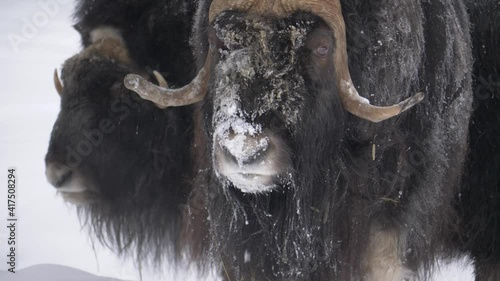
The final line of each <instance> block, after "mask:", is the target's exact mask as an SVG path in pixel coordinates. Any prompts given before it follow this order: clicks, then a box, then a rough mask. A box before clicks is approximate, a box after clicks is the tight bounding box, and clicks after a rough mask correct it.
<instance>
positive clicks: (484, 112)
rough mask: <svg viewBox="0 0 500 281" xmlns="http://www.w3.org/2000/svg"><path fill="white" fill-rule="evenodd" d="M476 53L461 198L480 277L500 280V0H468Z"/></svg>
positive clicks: (467, 243)
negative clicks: (471, 112)
mask: <svg viewBox="0 0 500 281" xmlns="http://www.w3.org/2000/svg"><path fill="white" fill-rule="evenodd" d="M468 9H469V15H470V19H471V22H472V38H473V40H472V42H473V54H474V92H473V93H474V111H473V114H472V118H471V122H470V125H469V131H470V135H469V152H468V156H467V163H466V166H465V171H464V174H463V177H462V189H461V190H460V193H459V194H458V196H457V202H458V203H457V208H458V212H459V214H460V219H461V221H460V222H461V229H460V232H459V234H460V235H459V238H460V240H459V241H460V243H461V246H462V250H463V251H464V252H465V253H468V254H470V255H471V258H472V260H473V262H474V265H475V272H476V280H477V281H492V280H499V279H500V204H499V202H500V201H499V200H500V52H498V46H499V45H500V18H499V17H498V15H499V14H500V3H498V2H497V1H485V0H482V1H468Z"/></svg>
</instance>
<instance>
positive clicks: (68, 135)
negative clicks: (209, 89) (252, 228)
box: [46, 0, 202, 260]
mask: <svg viewBox="0 0 500 281" xmlns="http://www.w3.org/2000/svg"><path fill="white" fill-rule="evenodd" d="M193 13H194V7H193V5H192V4H190V2H187V1H143V0H134V1H133V0H127V1H123V0H122V1H107V0H102V1H94V0H89V1H84V0H82V1H79V3H78V7H77V10H76V14H75V15H76V21H77V24H76V28H77V29H78V30H79V32H80V33H81V35H82V41H83V46H84V48H86V47H88V46H89V45H90V43H91V42H90V39H89V32H91V31H92V30H93V29H95V28H96V27H100V26H111V27H114V28H117V29H118V30H119V31H120V32H121V34H122V36H123V38H124V41H125V43H126V46H127V49H128V51H129V52H130V56H131V58H132V60H133V61H134V62H135V65H134V66H131V65H124V64H121V63H119V62H117V61H114V60H110V59H109V58H106V57H102V56H100V55H99V54H96V55H94V56H92V57H90V58H81V57H79V56H75V57H74V58H71V59H69V60H67V61H66V62H65V64H64V66H63V69H62V81H63V83H64V87H65V91H64V93H63V95H62V99H61V112H60V113H59V116H58V119H57V121H56V123H55V125H54V130H53V132H52V136H51V140H50V145H49V149H48V153H47V156H46V163H54V162H56V163H60V164H62V165H66V164H67V165H69V164H70V163H65V162H66V159H67V153H68V152H67V151H66V149H67V148H68V147H71V148H73V149H74V150H76V146H77V145H78V143H79V142H81V141H83V140H86V139H87V138H86V137H85V136H84V135H83V131H91V130H93V129H98V128H99V123H100V122H101V120H104V119H106V118H109V119H110V120H111V122H112V124H113V126H114V129H113V130H112V132H110V133H107V134H104V137H103V140H102V143H100V144H99V145H96V146H93V149H92V153H91V154H90V155H89V156H86V157H82V161H81V163H79V164H78V166H77V167H76V168H75V169H74V171H73V174H72V175H73V176H74V175H75V174H76V173H79V174H80V175H81V176H82V177H83V179H84V180H85V184H86V185H87V187H89V188H91V190H90V191H91V197H92V200H91V203H88V204H85V205H83V206H80V207H79V211H80V214H81V215H82V217H83V220H84V222H85V223H86V224H87V225H88V227H89V228H90V230H91V232H92V233H93V234H95V235H96V236H97V238H98V239H99V240H100V241H101V242H103V243H105V244H107V245H108V246H110V247H111V248H113V249H115V250H117V251H118V252H119V253H124V254H130V253H131V252H136V253H137V257H138V258H139V259H143V258H153V259H156V260H159V259H160V258H161V257H165V256H175V257H180V255H179V254H180V253H182V252H183V250H186V249H185V248H183V247H182V246H181V244H185V243H186V240H189V239H188V238H186V235H187V233H186V232H185V231H186V229H189V227H188V226H187V224H189V223H188V221H189V219H186V216H187V203H188V198H189V196H190V194H191V184H190V179H191V178H192V170H191V169H192V166H193V165H192V161H191V157H190V144H191V142H192V109H191V108H189V107H185V108H174V109H168V110H160V109H157V108H156V107H155V106H154V105H153V104H152V103H150V102H147V101H144V100H142V99H140V98H139V97H137V95H136V94H135V93H133V92H130V91H128V90H127V89H125V87H124V86H123V77H124V76H125V75H126V74H128V73H131V72H137V71H140V72H143V73H151V71H152V70H158V71H160V72H161V73H163V74H164V76H165V77H166V79H167V80H168V82H169V83H170V84H171V85H182V84H185V83H187V82H188V81H190V79H192V77H193V76H192V73H193V70H194V69H193V67H192V65H193V63H192V61H193V58H192V55H191V49H190V47H189V43H188V38H189V35H190V26H191V25H190V22H191V18H192V15H193ZM190 233H191V232H190ZM201 240H202V238H199V239H198V241H199V242H201ZM191 246H192V247H193V249H192V250H193V251H196V252H197V253H192V254H194V255H197V254H199V252H200V251H201V250H200V249H199V248H197V247H199V244H197V243H191Z"/></svg>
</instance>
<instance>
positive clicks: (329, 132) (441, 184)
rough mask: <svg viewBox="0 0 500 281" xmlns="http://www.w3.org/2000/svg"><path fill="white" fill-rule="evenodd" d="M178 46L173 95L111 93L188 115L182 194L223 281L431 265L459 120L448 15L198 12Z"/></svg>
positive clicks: (404, 270) (388, 0)
mask: <svg viewBox="0 0 500 281" xmlns="http://www.w3.org/2000/svg"><path fill="white" fill-rule="evenodd" d="M192 44H193V46H194V47H195V50H196V52H195V53H196V55H197V60H198V69H199V71H198V74H197V75H196V77H195V78H193V80H192V81H191V82H190V83H189V84H187V85H186V86H184V87H182V88H179V89H173V88H175V87H173V88H169V87H161V86H160V87H159V86H156V85H155V84H152V83H151V82H148V81H147V80H146V79H145V78H144V77H143V76H140V75H139V76H138V75H129V76H127V77H126V78H125V81H124V83H125V86H126V87H127V88H129V89H131V90H133V91H136V92H137V93H138V94H139V95H140V96H141V97H143V98H145V99H148V100H150V101H153V102H154V103H155V104H156V105H157V106H158V107H160V108H168V109H166V110H171V108H172V107H180V106H188V105H190V104H194V103H196V109H195V112H194V113H193V116H194V137H193V138H194V143H195V145H194V147H195V149H196V154H195V156H196V157H195V158H194V159H195V160H194V161H195V162H196V163H198V164H199V165H200V168H199V169H196V170H197V171H198V173H197V176H196V181H195V183H194V186H193V190H198V191H199V192H203V193H204V198H205V203H206V210H207V212H208V217H207V225H208V228H209V244H210V246H209V252H210V254H211V255H210V257H211V258H212V259H213V262H214V263H215V264H216V265H217V266H219V267H220V272H221V275H222V276H223V277H224V278H225V279H226V280H342V281H346V280H377V281H378V280H404V279H406V278H410V277H411V276H412V275H414V274H416V269H417V268H418V267H422V268H424V269H428V268H429V267H430V266H431V264H433V262H434V257H435V256H436V255H437V254H439V253H441V250H442V247H444V246H443V245H445V241H443V240H446V239H447V238H446V237H444V236H446V235H443V233H451V231H452V230H453V229H455V227H456V220H455V216H454V209H453V200H454V195H455V194H456V191H457V186H458V185H459V183H460V176H461V172H462V163H463V162H464V158H465V155H466V150H467V148H466V142H467V134H468V123H469V117H470V112H471V107H472V94H471V93H472V90H471V83H472V82H471V73H472V55H471V40H470V26H469V17H468V14H467V11H466V7H465V4H464V2H463V1H462V0H434V1H420V0H418V1H406V0H403V1H401V0H385V1H380V0H364V1H358V0H345V1H339V0H322V1H320V0H301V1H297V0H277V1H258V0H254V1H249V0H246V1H243V0H235V1H222V0H214V1H209V0H202V1H199V3H198V10H197V13H196V16H195V22H194V34H193V39H192ZM165 55H167V53H165ZM419 92H425V98H424V94H421V93H419ZM358 93H359V94H358ZM414 93H418V94H414ZM422 99H423V100H422ZM368 100H369V101H370V102H369V101H368ZM370 104H375V105H378V106H373V105H370ZM416 104H418V105H416ZM382 105H385V106H382ZM415 105H416V106H415ZM165 145H166V146H167V145H168V144H165ZM425 272H428V271H425ZM422 277H425V276H422Z"/></svg>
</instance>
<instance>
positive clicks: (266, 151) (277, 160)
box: [203, 12, 344, 193]
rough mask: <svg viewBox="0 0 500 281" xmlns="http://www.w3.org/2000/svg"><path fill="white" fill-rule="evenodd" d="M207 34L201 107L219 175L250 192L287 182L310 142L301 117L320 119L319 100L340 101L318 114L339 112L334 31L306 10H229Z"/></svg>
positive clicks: (337, 116)
mask: <svg viewBox="0 0 500 281" xmlns="http://www.w3.org/2000/svg"><path fill="white" fill-rule="evenodd" d="M208 37H209V41H210V44H211V45H212V46H216V48H212V52H214V54H213V55H214V56H215V57H216V59H215V63H214V64H215V66H214V68H213V70H212V71H213V74H212V81H211V83H210V85H211V86H210V88H209V90H208V94H207V97H206V102H205V104H204V106H203V111H204V114H205V115H206V116H205V117H206V118H205V120H206V124H205V129H206V131H207V132H210V136H209V139H210V140H211V146H212V160H213V167H214V171H215V173H216V175H217V177H218V179H219V180H220V181H221V182H223V183H225V184H226V185H232V186H234V187H236V188H238V189H240V190H241V191H243V192H247V193H262V192H267V191H270V190H273V189H275V188H278V187H279V186H290V184H291V183H292V182H294V176H293V175H294V171H295V170H296V167H295V166H296V163H297V160H298V159H297V157H300V154H299V153H298V150H302V149H300V147H302V146H304V145H307V144H304V143H303V141H302V139H303V138H304V136H303V132H304V130H303V126H304V124H310V123H311V120H310V119H311V118H318V115H317V113H318V111H319V112H321V109H318V108H319V107H321V106H322V104H321V103H323V102H329V103H330V104H336V105H339V106H338V107H337V108H336V110H335V112H328V113H326V112H325V114H328V117H327V116H323V117H325V118H332V117H333V120H338V121H340V120H342V119H343V115H344V110H343V109H342V107H341V106H340V100H339V98H338V97H339V95H338V90H337V88H338V87H337V83H336V81H335V79H334V77H335V75H334V73H335V67H334V65H333V59H332V57H333V55H334V53H335V35H334V33H333V31H332V30H331V29H329V28H328V26H327V25H326V24H325V23H324V22H323V21H322V20H321V19H320V18H318V17H316V16H313V15H310V14H306V13H297V14H294V15H292V16H290V17H287V18H284V19H270V18H265V17H256V16H248V15H244V14H241V13H237V12H226V13H223V14H221V15H220V16H219V17H218V18H217V20H216V21H215V22H214V24H213V25H212V26H211V27H209V30H208ZM320 118H321V117H320ZM340 123H342V122H338V124H340ZM318 124H319V123H318ZM338 129H340V128H338ZM327 130H328V129H327ZM336 137H337V141H339V140H340V139H341V138H342V133H341V131H339V132H338V134H337V136H336ZM332 141H333V142H334V143H335V140H332Z"/></svg>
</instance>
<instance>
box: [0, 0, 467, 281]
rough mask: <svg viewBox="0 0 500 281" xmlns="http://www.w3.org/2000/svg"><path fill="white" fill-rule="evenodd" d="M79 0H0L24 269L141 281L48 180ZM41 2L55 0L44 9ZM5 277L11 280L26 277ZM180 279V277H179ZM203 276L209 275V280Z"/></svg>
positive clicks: (5, 105) (1, 111) (4, 144)
mask: <svg viewBox="0 0 500 281" xmlns="http://www.w3.org/2000/svg"><path fill="white" fill-rule="evenodd" d="M73 2H74V1H73V0H57V1H56V0H40V1H35V0H24V1H17V0H2V2H1V3H0V18H1V19H2V22H1V24H0V31H1V32H0V34H1V35H2V37H1V39H0V40H1V41H0V61H1V73H0V85H2V90H1V91H0V94H1V101H2V102H1V104H0V132H2V133H1V134H0V151H1V154H0V155H1V156H0V169H1V170H0V175H1V177H0V180H1V182H6V170H7V168H16V170H17V176H18V183H17V192H18V193H17V195H18V198H19V199H18V203H17V217H18V219H19V221H18V229H17V241H18V249H17V268H18V269H23V268H27V267H30V266H33V265H38V264H58V265H64V266H70V267H73V268H78V269H81V270H83V271H87V272H90V273H92V274H95V275H100V276H108V277H114V278H119V279H123V280H138V279H139V272H138V271H137V270H136V266H135V265H134V264H133V263H132V262H131V261H129V260H121V259H118V258H116V257H115V255H114V254H113V253H112V252H111V251H109V250H107V249H103V248H102V247H99V246H98V245H96V251H95V253H94V252H93V250H92V243H91V241H90V240H89V238H88V236H87V235H86V232H85V231H82V229H81V226H80V224H79V222H78V220H77V217H76V213H75V210H74V209H73V208H72V207H71V206H68V205H65V204H64V203H63V201H62V199H61V198H59V197H58V196H56V193H55V191H54V188H52V187H51V186H50V185H49V184H48V183H47V182H46V180H45V175H44V170H45V167H44V161H43V159H44V155H45V152H46V149H47V145H48V140H49V134H50V131H51V129H52V124H53V122H54V120H55V118H56V116H57V113H58V110H59V97H58V95H57V93H56V91H55V89H54V87H53V84H52V73H53V70H54V68H55V67H59V66H60V65H61V63H62V62H63V61H64V60H65V59H66V58H68V57H70V56H71V55H73V54H74V53H76V52H77V50H78V49H79V36H78V34H77V32H76V31H74V30H73V29H72V28H71V25H72V24H71V17H70V14H71V9H72V7H73V4H74V3H73ZM40 3H52V6H51V8H50V9H44V8H43V7H42V6H43V5H41V4H40ZM0 190H1V192H0V210H1V211H0V218H2V219H1V220H0V221H2V223H1V225H4V223H5V217H6V215H7V214H6V211H4V210H6V209H7V207H6V201H7V200H6V198H5V196H6V192H5V189H4V188H3V187H2V188H0ZM6 238H7V233H6V229H5V227H4V226H1V227H0V256H1V258H0V271H1V270H6V267H5V255H6V253H7V244H6V240H5V239H6ZM164 271H165V272H164V275H163V276H159V275H157V274H154V273H153V272H152V271H151V270H147V269H144V270H143V280H147V281H154V280H195V279H196V278H194V277H193V276H194V275H193V274H192V273H191V274H185V273H183V272H181V273H178V275H175V274H174V272H173V270H169V269H165V270H164ZM471 272H472V269H471V268H470V266H467V265H465V264H460V263H454V264H452V265H451V266H449V267H448V266H444V267H443V268H442V270H441V271H440V272H439V273H437V274H436V275H435V278H434V280H435V281H471V280H473V278H472V273H471ZM3 276H4V275H2V278H1V279H2V280H6V281H11V280H19V279H13V278H12V279H9V277H7V279H4V278H3ZM174 276H175V277H174ZM203 280H206V279H205V278H203Z"/></svg>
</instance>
